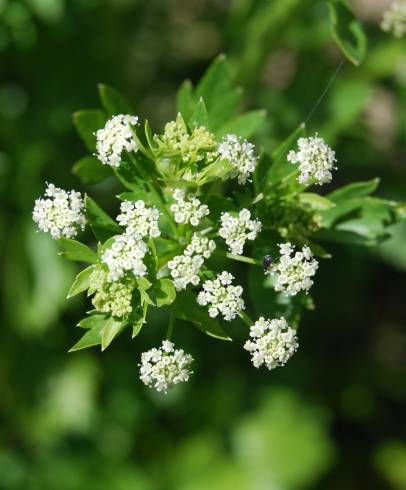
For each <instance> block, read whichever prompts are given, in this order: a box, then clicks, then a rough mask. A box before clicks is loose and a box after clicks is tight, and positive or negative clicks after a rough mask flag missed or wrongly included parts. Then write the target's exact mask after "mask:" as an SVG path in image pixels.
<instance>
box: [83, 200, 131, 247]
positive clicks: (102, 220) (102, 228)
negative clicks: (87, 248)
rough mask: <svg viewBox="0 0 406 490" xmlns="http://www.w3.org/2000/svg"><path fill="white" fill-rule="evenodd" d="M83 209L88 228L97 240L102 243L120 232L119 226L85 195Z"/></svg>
mask: <svg viewBox="0 0 406 490" xmlns="http://www.w3.org/2000/svg"><path fill="white" fill-rule="evenodd" d="M85 209H86V216H87V219H88V221H89V224H90V227H91V228H92V230H93V233H94V235H95V237H96V238H97V239H98V240H100V241H102V242H104V241H105V240H107V239H108V238H110V237H111V236H113V235H118V234H120V233H121V232H122V229H121V228H120V226H119V225H118V224H117V223H116V222H115V221H114V220H113V219H111V218H110V216H109V215H108V214H107V213H105V212H104V211H103V210H102V209H101V208H100V206H99V205H98V204H96V202H95V201H93V199H92V198H90V197H89V196H87V195H86V196H85Z"/></svg>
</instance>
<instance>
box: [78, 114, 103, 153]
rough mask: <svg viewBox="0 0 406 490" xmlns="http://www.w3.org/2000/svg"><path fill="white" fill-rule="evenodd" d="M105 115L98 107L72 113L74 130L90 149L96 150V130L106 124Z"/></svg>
mask: <svg viewBox="0 0 406 490" xmlns="http://www.w3.org/2000/svg"><path fill="white" fill-rule="evenodd" d="M106 121H107V117H106V115H105V114H104V112H103V111H101V110H99V109H89V110H84V111H77V112H75V113H74V114H73V123H74V125H75V127H76V131H77V132H78V134H79V136H80V137H81V138H82V140H83V141H84V143H85V145H86V146H87V148H88V149H89V150H90V151H92V152H93V151H95V150H96V135H95V133H96V131H97V130H98V129H101V128H103V127H104V125H105V124H106Z"/></svg>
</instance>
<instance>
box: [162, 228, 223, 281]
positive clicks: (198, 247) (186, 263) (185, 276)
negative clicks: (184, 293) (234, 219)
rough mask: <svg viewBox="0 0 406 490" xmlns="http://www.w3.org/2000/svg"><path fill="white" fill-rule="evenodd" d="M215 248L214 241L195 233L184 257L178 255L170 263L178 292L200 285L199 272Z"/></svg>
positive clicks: (169, 266)
mask: <svg viewBox="0 0 406 490" xmlns="http://www.w3.org/2000/svg"><path fill="white" fill-rule="evenodd" d="M215 248H216V244H215V242H214V240H209V239H208V238H207V237H203V236H200V235H199V234H198V233H194V234H193V236H192V241H191V243H190V244H189V245H188V246H187V247H186V249H185V251H184V252H183V255H177V256H176V257H174V258H173V259H172V260H170V261H169V262H168V268H169V270H170V273H171V276H172V278H173V282H174V285H175V288H176V289H177V290H178V291H181V290H182V289H186V287H187V285H188V284H193V286H197V285H198V284H199V282H200V277H199V272H200V269H201V267H202V265H203V264H204V259H208V258H209V257H210V256H211V254H212V253H213V250H214V249H215Z"/></svg>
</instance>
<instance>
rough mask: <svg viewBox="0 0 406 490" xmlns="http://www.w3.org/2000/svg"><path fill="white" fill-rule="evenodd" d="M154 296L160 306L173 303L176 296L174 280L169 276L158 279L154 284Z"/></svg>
mask: <svg viewBox="0 0 406 490" xmlns="http://www.w3.org/2000/svg"><path fill="white" fill-rule="evenodd" d="M154 296H155V304H156V306H157V307H158V308H160V307H161V306H165V305H170V304H172V303H173V302H174V301H175V298H176V290H175V286H174V285H173V281H172V280H171V279H168V278H163V279H158V280H157V281H156V282H155V284H154Z"/></svg>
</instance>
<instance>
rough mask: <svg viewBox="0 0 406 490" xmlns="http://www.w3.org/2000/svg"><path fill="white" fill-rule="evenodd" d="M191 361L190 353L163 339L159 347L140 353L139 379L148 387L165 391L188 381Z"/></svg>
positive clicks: (190, 372)
mask: <svg viewBox="0 0 406 490" xmlns="http://www.w3.org/2000/svg"><path fill="white" fill-rule="evenodd" d="M192 362H193V357H192V356H191V355H190V354H187V353H185V352H184V351H183V350H182V349H175V346H174V344H173V343H172V342H170V341H169V340H164V341H163V342H162V346H161V347H160V348H158V349H156V348H153V349H150V350H149V351H147V352H143V353H142V354H141V363H140V364H139V367H140V379H141V381H142V382H143V383H144V384H145V385H147V386H149V387H150V388H155V389H156V390H157V391H164V392H165V393H166V392H167V391H168V389H169V388H171V387H172V386H174V385H176V384H178V383H182V382H185V381H188V379H189V376H190V375H191V374H192V371H190V369H189V367H190V364H191V363H192Z"/></svg>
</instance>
